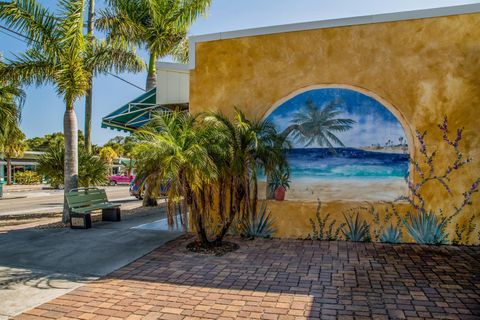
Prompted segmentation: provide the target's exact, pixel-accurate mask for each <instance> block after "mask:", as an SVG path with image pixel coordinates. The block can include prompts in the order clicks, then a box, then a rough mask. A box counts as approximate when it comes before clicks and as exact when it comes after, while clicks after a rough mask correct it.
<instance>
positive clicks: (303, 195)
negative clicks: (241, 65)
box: [261, 88, 409, 201]
mask: <svg viewBox="0 0 480 320" xmlns="http://www.w3.org/2000/svg"><path fill="white" fill-rule="evenodd" d="M266 119H267V120H268V121H270V122H272V123H273V124H274V125H275V127H276V129H277V131H278V132H279V133H281V135H283V136H284V137H286V139H287V141H289V143H290V145H291V149H289V150H288V151H287V155H288V162H289V172H288V173H287V172H283V173H280V174H281V175H283V177H278V176H277V177H274V178H272V179H273V180H274V181H277V180H283V182H285V180H288V181H286V182H287V192H286V199H288V200H316V199H317V198H320V199H322V200H352V201H357V200H368V201H369V200H395V199H396V198H398V197H399V196H401V195H403V194H405V193H406V192H407V188H406V183H405V181H404V177H405V176H406V175H407V174H408V167H409V162H408V158H409V156H408V144H407V138H406V136H405V132H404V130H403V128H402V126H401V124H400V122H399V121H398V120H397V118H396V117H395V116H394V115H393V114H392V112H390V111H389V110H388V109H387V108H386V107H385V106H384V105H382V104H381V103H380V102H378V101H377V100H375V99H373V98H372V97H370V96H368V95H366V94H363V93H361V92H358V91H354V90H350V89H345V88H322V89H313V90H309V91H305V92H303V93H300V94H298V95H296V96H294V97H292V98H290V99H288V100H286V101H284V102H283V103H282V104H280V105H279V106H278V107H277V108H276V109H275V110H273V111H272V112H271V113H270V114H269V115H268V116H267V118H266ZM285 174H287V175H288V179H286V177H285ZM264 183H266V179H265V180H264ZM271 184H272V183H271V182H270V185H271ZM277 185H278V181H277ZM272 188H274V187H273V186H272ZM262 189H263V190H267V187H266V186H265V188H261V190H262ZM267 192H268V191H267Z"/></svg>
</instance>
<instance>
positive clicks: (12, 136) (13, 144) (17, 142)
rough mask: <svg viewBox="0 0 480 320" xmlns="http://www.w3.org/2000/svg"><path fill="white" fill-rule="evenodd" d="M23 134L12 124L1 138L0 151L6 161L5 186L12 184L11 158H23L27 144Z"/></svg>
mask: <svg viewBox="0 0 480 320" xmlns="http://www.w3.org/2000/svg"><path fill="white" fill-rule="evenodd" d="M24 140H25V134H24V133H23V132H22V130H20V128H19V127H18V126H17V125H16V124H14V125H10V126H9V127H8V128H7V129H6V131H5V133H4V134H3V135H2V138H1V143H0V145H1V151H2V153H3V155H4V157H5V159H6V160H7V184H12V158H18V157H21V156H23V153H24V152H25V149H26V147H27V144H26V143H25V141H24Z"/></svg>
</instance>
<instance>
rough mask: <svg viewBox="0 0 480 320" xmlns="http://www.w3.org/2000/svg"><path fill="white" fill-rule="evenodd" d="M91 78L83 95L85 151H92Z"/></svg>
mask: <svg viewBox="0 0 480 320" xmlns="http://www.w3.org/2000/svg"><path fill="white" fill-rule="evenodd" d="M92 82H93V81H92V79H90V84H89V85H90V88H89V89H88V90H87V94H86V96H85V151H87V152H88V153H89V154H91V153H92Z"/></svg>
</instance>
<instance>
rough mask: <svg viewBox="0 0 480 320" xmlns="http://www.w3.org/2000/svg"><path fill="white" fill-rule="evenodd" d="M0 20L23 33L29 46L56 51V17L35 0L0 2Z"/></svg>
mask: <svg viewBox="0 0 480 320" xmlns="http://www.w3.org/2000/svg"><path fill="white" fill-rule="evenodd" d="M0 20H2V21H3V22H4V23H5V24H6V25H7V26H8V27H10V28H13V29H15V30H17V31H18V32H20V33H22V34H25V35H26V37H27V42H28V44H29V45H30V46H40V47H42V48H43V49H44V50H46V51H52V52H57V51H58V50H59V48H58V47H57V40H58V34H57V32H56V26H57V22H58V19H57V18H56V17H55V15H53V14H51V13H50V12H49V11H48V10H47V9H46V8H44V7H43V6H42V5H41V4H40V3H38V2H37V1H35V0H14V1H10V2H0Z"/></svg>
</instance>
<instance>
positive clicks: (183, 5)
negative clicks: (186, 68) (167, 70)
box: [95, 0, 211, 91]
mask: <svg viewBox="0 0 480 320" xmlns="http://www.w3.org/2000/svg"><path fill="white" fill-rule="evenodd" d="M210 2H211V0H108V3H109V5H110V7H109V8H107V9H104V10H102V11H100V17H99V19H97V21H96V23H95V24H96V26H97V28H98V29H100V30H103V31H105V32H107V33H108V37H109V38H112V39H121V40H126V41H128V42H129V43H131V44H133V45H136V46H142V47H144V48H145V49H146V50H147V51H148V53H149V55H150V56H149V62H148V75H147V81H146V89H147V91H148V90H150V89H152V88H154V87H155V83H156V70H155V61H156V60H157V59H158V58H162V57H165V56H167V55H173V56H174V57H175V58H176V59H177V60H179V61H182V62H184V61H186V60H187V55H188V50H187V48H188V43H187V40H186V35H187V31H188V28H189V26H190V25H191V24H192V23H193V21H195V19H196V18H197V17H198V16H199V15H200V14H203V13H204V12H205V11H206V10H207V8H208V7H209V6H210Z"/></svg>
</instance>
